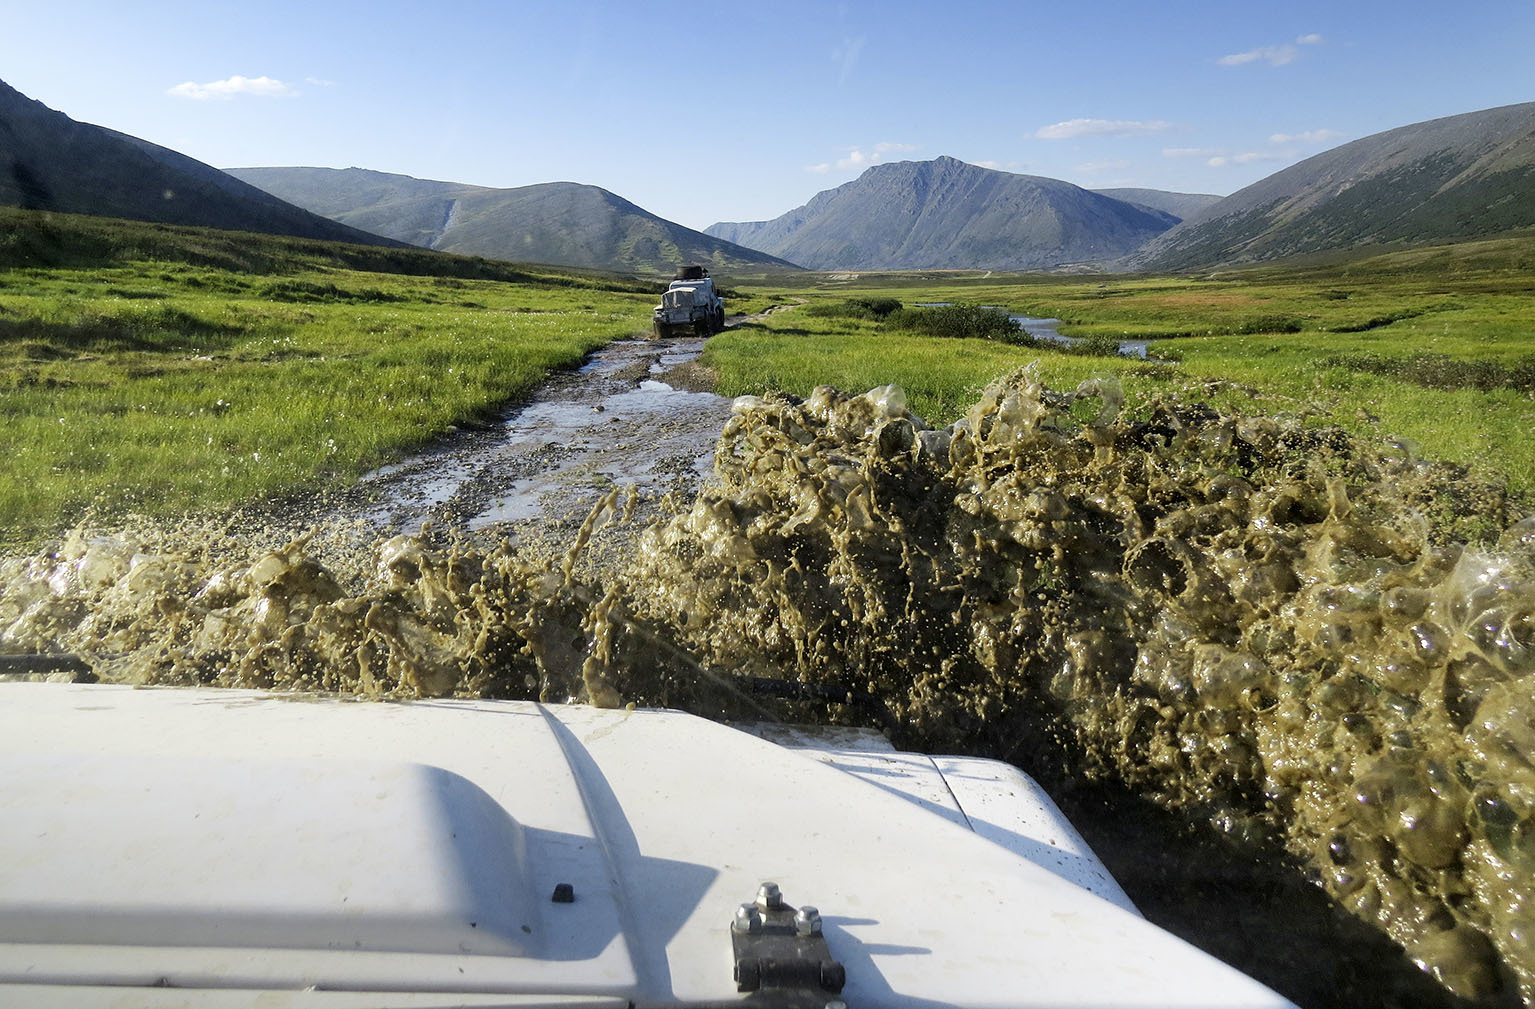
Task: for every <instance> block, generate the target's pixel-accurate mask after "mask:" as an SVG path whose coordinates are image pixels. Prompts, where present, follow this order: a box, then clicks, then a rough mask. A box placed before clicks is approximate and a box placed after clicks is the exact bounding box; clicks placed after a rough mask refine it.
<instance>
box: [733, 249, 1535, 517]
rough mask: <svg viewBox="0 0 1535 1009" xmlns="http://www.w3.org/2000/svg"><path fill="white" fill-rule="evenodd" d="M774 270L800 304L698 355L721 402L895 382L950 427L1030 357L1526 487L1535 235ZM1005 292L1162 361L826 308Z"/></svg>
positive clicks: (1531, 462)
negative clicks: (966, 268) (1191, 257)
mask: <svg viewBox="0 0 1535 1009" xmlns="http://www.w3.org/2000/svg"><path fill="white" fill-rule="evenodd" d="M767 283H769V284H772V285H775V286H774V288H773V289H774V290H775V291H777V292H779V293H778V294H777V295H776V296H775V297H776V298H778V299H780V300H783V301H789V300H794V299H797V300H800V301H803V302H805V303H806V304H805V306H804V309H803V310H793V311H785V312H780V313H775V314H774V315H771V316H769V317H767V318H766V319H764V320H762V321H761V322H759V323H754V324H751V325H749V326H748V327H746V328H743V329H740V330H737V331H735V332H732V333H727V334H724V335H722V336H720V337H716V338H715V339H714V340H713V341H711V343H710V346H709V349H708V350H707V351H706V353H705V362H706V363H707V364H709V365H711V366H712V367H713V368H714V369H715V370H716V371H717V373H718V374H719V376H720V382H719V391H720V392H722V393H724V394H726V395H739V394H743V393H761V392H764V391H767V390H770V389H782V390H785V391H788V392H792V393H795V394H797V395H806V394H808V393H809V391H810V390H811V389H812V388H813V387H814V386H816V385H818V384H829V385H835V386H838V387H839V388H843V389H847V390H861V389H865V388H869V387H871V386H874V385H881V384H885V383H887V382H894V383H897V384H899V385H902V386H904V387H905V388H906V390H907V393H908V397H909V401H910V403H911V406H912V409H913V410H915V411H916V412H917V413H918V414H920V415H922V416H923V417H925V418H926V419H928V420H929V421H930V422H933V423H948V422H950V421H952V420H954V419H955V418H956V417H957V416H958V415H959V414H960V413H961V412H962V411H963V409H964V408H965V407H966V406H967V405H968V404H969V403H970V402H973V401H974V399H975V397H976V394H977V393H978V392H979V391H980V389H981V388H982V387H984V386H985V384H986V383H987V382H989V381H990V380H991V379H993V378H995V377H996V376H997V375H999V374H1003V373H1005V372H1007V371H1009V370H1010V369H1012V368H1016V367H1020V366H1023V365H1026V364H1033V365H1034V366H1035V367H1037V369H1038V371H1039V373H1040V375H1041V377H1042V378H1043V379H1044V380H1045V381H1046V382H1047V383H1048V384H1050V385H1052V386H1054V387H1057V388H1065V389H1070V388H1073V387H1074V386H1075V385H1076V384H1077V383H1078V382H1080V381H1081V380H1083V379H1085V378H1088V377H1092V376H1099V375H1115V376H1117V377H1119V379H1120V380H1121V382H1122V384H1123V386H1124V388H1125V391H1126V394H1127V399H1128V400H1129V402H1130V403H1132V404H1137V403H1140V404H1144V403H1146V402H1148V401H1150V400H1151V399H1152V398H1154V397H1156V396H1158V395H1160V394H1163V393H1167V392H1172V391H1176V392H1178V393H1179V394H1180V395H1183V396H1185V397H1188V396H1193V397H1196V398H1201V399H1207V400H1209V401H1211V402H1213V403H1215V404H1217V405H1221V406H1223V407H1226V408H1229V409H1235V410H1238V411H1241V412H1244V413H1250V414H1251V413H1260V412H1261V413H1284V414H1288V415H1291V416H1302V417H1305V418H1307V419H1308V420H1310V421H1311V422H1313V423H1316V424H1335V425H1338V426H1341V427H1343V428H1345V429H1347V430H1349V431H1351V432H1353V433H1356V434H1359V435H1362V436H1365V437H1372V438H1380V439H1386V438H1390V437H1404V438H1407V439H1409V440H1411V441H1412V442H1414V443H1415V444H1416V445H1417V446H1418V448H1419V450H1420V451H1421V453H1422V454H1423V455H1425V456H1427V457H1429V458H1434V459H1439V460H1444V461H1450V462H1456V463H1462V464H1466V465H1469V466H1471V467H1473V468H1474V469H1475V470H1477V471H1478V473H1479V475H1482V476H1485V477H1488V478H1491V479H1494V480H1497V479H1503V478H1506V479H1507V480H1508V482H1509V486H1510V487H1511V488H1512V489H1514V490H1517V491H1522V492H1529V491H1531V490H1535V443H1532V441H1531V439H1530V438H1529V437H1528V431H1529V429H1530V427H1531V426H1532V424H1535V238H1517V239H1504V240H1494V241H1486V242H1475V243H1464V244H1461V245H1456V246H1446V247H1439V248H1435V249H1419V250H1405V251H1399V252H1393V253H1386V254H1381V255H1376V256H1373V257H1368V258H1356V259H1353V260H1345V261H1341V262H1334V263H1328V264H1322V265H1316V266H1309V267H1305V268H1297V267H1290V268H1284V269H1282V268H1265V269H1251V270H1242V271H1231V272H1225V273H1220V274H1215V275H1210V276H1201V277H1133V276H1101V275H1094V276H1076V277H1068V276H1058V277H1050V276H1039V275H1019V276H1000V275H995V274H991V275H987V274H983V273H979V272H977V273H973V274H955V273H928V274H863V275H860V276H857V277H852V276H850V275H842V276H841V277H837V278H835V279H833V278H829V277H828V276H826V275H809V276H807V277H805V278H802V279H801V280H800V282H799V284H797V285H793V286H791V283H790V281H788V280H786V279H782V278H780V279H776V280H772V281H768V282H767ZM889 297H897V298H899V299H900V300H902V302H903V303H904V304H907V305H910V304H912V303H913V302H928V301H952V302H960V303H968V304H977V305H996V306H1002V307H1005V308H1007V309H1008V310H1010V311H1012V312H1014V313H1017V314H1024V315H1031V316H1035V317H1045V318H1057V319H1060V320H1061V325H1060V326H1059V327H1058V328H1059V331H1060V332H1061V333H1062V334H1063V335H1066V336H1074V337H1080V338H1084V339H1086V340H1089V341H1094V338H1097V340H1096V341H1095V342H1099V343H1102V342H1104V341H1105V339H1106V338H1112V340H1116V341H1117V340H1118V339H1121V338H1124V339H1131V338H1134V339H1149V340H1151V341H1153V342H1152V343H1151V346H1150V353H1151V356H1152V358H1153V360H1152V361H1149V362H1146V361H1137V360H1132V359H1129V358H1121V357H1117V356H1112V355H1109V356H1101V355H1100V356H1089V355H1084V354H1082V353H1080V352H1077V353H1071V352H1067V351H1066V350H1063V349H1058V348H1054V347H1051V346H1048V345H1044V346H1036V347H1023V346H1010V345H1008V344H1006V343H1002V342H996V341H990V340H933V339H928V338H923V337H919V336H916V335H913V334H912V333H910V332H907V331H901V330H898V329H895V328H893V327H892V326H891V325H889V324H888V323H881V322H879V321H876V320H874V319H867V318H849V317H837V316H835V315H827V314H824V310H821V311H818V310H817V309H816V306H818V305H826V306H834V305H836V304H838V303H839V302H846V301H848V300H852V299H858V300H864V299H877V298H889Z"/></svg>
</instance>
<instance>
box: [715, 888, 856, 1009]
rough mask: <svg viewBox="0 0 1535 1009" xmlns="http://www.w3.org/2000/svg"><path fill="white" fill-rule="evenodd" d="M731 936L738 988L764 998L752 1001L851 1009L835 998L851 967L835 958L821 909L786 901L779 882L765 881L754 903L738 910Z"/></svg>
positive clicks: (788, 1008) (790, 1007)
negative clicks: (848, 968) (827, 942)
mask: <svg viewBox="0 0 1535 1009" xmlns="http://www.w3.org/2000/svg"><path fill="white" fill-rule="evenodd" d="M730 940H731V945H732V947H733V948H734V953H735V980H736V989H737V990H738V991H743V992H756V993H759V994H760V996H761V998H760V999H759V998H753V999H751V1000H750V1001H752V1002H756V1003H758V1004H762V1005H772V1006H781V1007H783V1009H801V1007H804V1009H838V1007H840V1009H847V1006H846V1004H845V1003H843V1002H842V1000H841V999H838V998H835V997H834V996H836V995H837V994H838V993H839V992H841V991H842V986H843V984H845V983H846V981H847V970H846V969H845V968H844V967H843V966H842V964H840V963H838V962H837V961H836V960H834V959H832V955H831V949H830V947H828V946H827V945H826V937H825V936H824V935H823V934H822V930H821V913H820V911H818V910H817V909H816V908H814V907H811V906H810V905H809V904H805V905H802V906H800V907H799V908H794V907H791V906H789V905H788V904H786V903H784V899H783V894H782V893H780V892H779V889H778V884H777V883H763V884H762V886H761V887H760V888H758V890H757V899H756V900H755V901H754V902H752V903H750V904H742V905H741V906H740V907H739V908H737V909H736V913H735V919H734V920H733V921H731V923H730Z"/></svg>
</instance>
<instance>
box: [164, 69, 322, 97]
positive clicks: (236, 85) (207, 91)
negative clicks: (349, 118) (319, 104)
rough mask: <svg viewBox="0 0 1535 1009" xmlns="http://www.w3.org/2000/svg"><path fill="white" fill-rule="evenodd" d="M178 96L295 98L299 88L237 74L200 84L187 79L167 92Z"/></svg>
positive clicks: (276, 81) (263, 78)
mask: <svg viewBox="0 0 1535 1009" xmlns="http://www.w3.org/2000/svg"><path fill="white" fill-rule="evenodd" d="M165 93H166V94H168V95H174V96H176V97H177V98H192V99H195V100H197V101H209V100H214V99H217V100H227V99H230V98H233V97H234V96H235V95H256V96H259V97H262V98H295V97H297V96H298V90H297V89H295V88H294V87H292V86H291V85H288V84H284V83H283V82H282V81H279V80H276V79H274V78H271V77H241V76H240V75H239V74H236V75H235V76H233V77H226V78H225V79H224V80H221V81H209V82H208V83H207V84H198V83H196V82H195V81H186V82H184V83H182V84H178V85H176V86H175V87H173V88H168V89H167V90H166V92H165Z"/></svg>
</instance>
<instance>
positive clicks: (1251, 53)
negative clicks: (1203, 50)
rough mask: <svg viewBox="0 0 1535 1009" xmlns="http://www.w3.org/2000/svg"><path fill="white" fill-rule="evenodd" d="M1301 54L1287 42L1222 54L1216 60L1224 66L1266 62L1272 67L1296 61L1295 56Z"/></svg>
mask: <svg viewBox="0 0 1535 1009" xmlns="http://www.w3.org/2000/svg"><path fill="white" fill-rule="evenodd" d="M1299 55H1300V50H1299V49H1296V48H1295V47H1294V46H1292V45H1290V44H1289V43H1288V42H1286V43H1285V44H1284V45H1282V46H1261V47H1259V48H1257V49H1249V50H1247V52H1245V53H1232V54H1231V55H1229V56H1222V57H1221V58H1220V59H1218V60H1216V61H1215V62H1217V63H1219V64H1220V65H1221V66H1223V67H1239V66H1242V65H1243V64H1244V63H1258V62H1260V61H1261V62H1265V63H1267V64H1268V65H1269V66H1271V67H1282V66H1284V65H1285V64H1287V63H1294V62H1295V57H1297V56H1299Z"/></svg>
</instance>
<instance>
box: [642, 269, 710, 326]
mask: <svg viewBox="0 0 1535 1009" xmlns="http://www.w3.org/2000/svg"><path fill="white" fill-rule="evenodd" d="M655 325H656V336H659V337H662V338H665V337H668V336H679V335H681V334H683V333H696V334H697V335H699V336H710V335H712V334H714V333H718V332H719V331H720V330H722V329H724V328H725V302H724V301H722V300H721V299H720V296H719V292H717V291H716V290H715V289H714V281H713V279H711V278H710V276H709V271H708V270H706V269H704V268H703V267H702V266H684V267H683V268H682V269H680V270H678V271H677V277H676V279H675V280H673V281H672V282H671V285H670V286H669V287H667V289H666V293H665V294H663V295H661V304H659V305H657V306H656V310H655Z"/></svg>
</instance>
